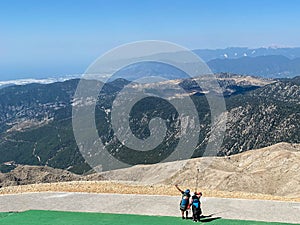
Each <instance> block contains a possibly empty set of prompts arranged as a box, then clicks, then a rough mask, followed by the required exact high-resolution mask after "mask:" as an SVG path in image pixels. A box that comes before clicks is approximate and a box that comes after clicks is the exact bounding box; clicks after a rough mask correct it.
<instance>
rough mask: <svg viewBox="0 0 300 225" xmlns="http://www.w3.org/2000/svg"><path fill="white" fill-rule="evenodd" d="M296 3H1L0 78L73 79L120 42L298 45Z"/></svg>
mask: <svg viewBox="0 0 300 225" xmlns="http://www.w3.org/2000/svg"><path fill="white" fill-rule="evenodd" d="M299 9H300V2H298V1H292V0H288V1H284V2H283V1H275V2H274V1H271V0H254V1H251V2H245V1H238V0H229V1H226V2H225V1H221V0H212V1H204V0H202V1H184V2H182V1H163V2H160V1H156V0H154V1H142V2H138V1H133V0H129V1H105V0H102V1H96V0H90V1H88V2H85V1H68V0H63V1H51V2H45V1H42V2H40V1H34V0H28V1H24V2H20V1H14V0H13V1H8V2H1V3H0V28H1V31H2V34H1V38H0V68H1V70H0V80H11V79H22V78H47V77H58V76H63V75H67V74H81V73H83V72H84V71H85V69H86V68H87V66H88V65H90V63H92V62H93V61H94V60H95V59H96V58H98V57H99V56H100V55H102V54H103V53H105V52H106V51H108V50H110V49H111V48H114V47H117V46H119V45H121V44H125V43H128V42H134V41H141V40H164V41H170V42H174V43H176V44H179V45H182V46H184V47H187V48H189V49H224V48H227V47H230V46H234V47H248V48H251V49H252V48H259V47H268V46H282V47H296V46H300V32H299V30H298V29H295V28H296V27H297V26H298V24H299V23H298V17H299V16H298V14H299Z"/></svg>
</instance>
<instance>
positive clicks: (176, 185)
mask: <svg viewBox="0 0 300 225" xmlns="http://www.w3.org/2000/svg"><path fill="white" fill-rule="evenodd" d="M175 187H176V189H177V190H178V191H180V193H182V192H183V190H181V189H180V188H179V187H178V184H175Z"/></svg>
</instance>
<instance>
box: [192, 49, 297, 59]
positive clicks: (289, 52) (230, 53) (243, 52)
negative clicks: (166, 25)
mask: <svg viewBox="0 0 300 225" xmlns="http://www.w3.org/2000/svg"><path fill="white" fill-rule="evenodd" d="M194 53H196V54H197V55H199V56H200V57H201V58H202V59H203V60H204V61H206V62H208V61H210V60H213V59H238V58H242V57H257V56H270V55H278V56H285V57H287V58H289V59H295V58H300V48H298V47H296V48H283V47H276V46H271V47H266V48H244V47H230V48H225V49H196V50H194Z"/></svg>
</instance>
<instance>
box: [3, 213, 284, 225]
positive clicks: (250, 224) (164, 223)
mask: <svg viewBox="0 0 300 225" xmlns="http://www.w3.org/2000/svg"><path fill="white" fill-rule="evenodd" d="M202 220H203V222H207V223H208V224H211V225H214V224H222V225H236V224H242V225H284V224H286V225H287V223H265V222H256V221H241V220H227V219H221V218H213V217H211V218H210V217H208V218H204V219H202ZM177 224H178V225H181V224H185V225H186V224H193V221H192V220H182V219H181V218H180V217H168V216H141V215H126V214H106V213H83V212H61V211H40V210H30V211H26V212H21V213H0V225H177Z"/></svg>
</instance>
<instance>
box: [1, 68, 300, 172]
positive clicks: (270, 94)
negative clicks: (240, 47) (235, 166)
mask: <svg viewBox="0 0 300 225" xmlns="http://www.w3.org/2000/svg"><path fill="white" fill-rule="evenodd" d="M217 79H218V82H219V84H220V86H221V88H222V93H221V94H223V95H224V96H225V100H226V105H227V110H228V113H227V114H228V115H227V116H228V123H227V130H226V132H225V139H224V142H223V145H222V146H221V148H220V149H219V152H218V155H231V154H235V153H239V152H243V151H247V150H250V149H255V148H260V147H265V146H269V145H272V144H275V143H279V142H283V141H284V142H290V143H300V136H299V130H300V114H299V112H300V104H299V102H300V97H299V96H300V77H295V78H293V79H282V80H272V79H264V78H258V77H251V76H241V75H234V74H227V73H226V74H219V75H218V76H217ZM78 81H79V80H78V79H74V80H68V81H64V82H55V83H51V84H27V85H22V86H10V87H5V88H2V89H0V155H1V158H0V164H1V163H2V165H1V166H0V169H1V171H8V170H10V169H12V168H13V167H14V166H15V165H18V164H25V165H48V166H51V167H54V168H61V169H68V170H70V171H72V172H76V173H84V172H87V171H89V170H90V169H91V168H90V167H89V165H88V164H87V163H86V162H85V160H84V158H83V157H82V156H81V154H80V152H79V150H78V147H77V144H76V142H75V139H74V135H73V129H72V104H73V103H74V99H73V96H74V93H75V90H76V87H77V84H78ZM93 82H94V81H93ZM129 83H130V81H127V80H124V79H116V80H114V81H112V82H111V83H108V84H106V85H105V88H103V93H102V94H101V95H99V99H98V102H97V107H96V115H97V121H96V122H97V128H98V132H99V134H101V135H102V140H103V141H104V142H106V143H108V144H109V146H108V149H109V151H110V153H111V154H116V153H117V152H116V149H117V148H116V144H118V143H117V142H114V139H112V135H113V132H111V125H110V124H109V121H110V113H108V112H109V109H110V107H111V106H112V102H113V101H114V99H115V97H116V96H117V94H118V93H119V92H120V91H121V90H122V89H123V87H124V86H125V85H127V84H129ZM174 83H177V84H179V85H180V86H181V87H182V88H184V90H185V91H186V92H187V93H188V95H184V96H182V95H178V96H177V95H174V96H176V98H192V100H193V102H194V104H195V107H196V109H197V110H198V113H199V119H200V123H201V124H200V125H201V132H200V134H199V144H198V146H197V148H196V150H195V152H194V155H193V157H199V156H201V155H202V154H203V150H204V149H205V147H206V145H207V138H208V135H209V131H210V110H209V106H208V104H207V101H206V98H205V95H204V94H203V93H202V90H201V88H199V87H197V86H195V83H194V82H193V81H192V80H190V79H181V80H176V81H174V80H171V81H166V82H164V83H157V84H156V83H153V84H151V85H152V87H153V88H155V86H156V85H160V88H161V87H163V88H162V89H160V90H163V91H167V92H166V93H170V91H172V90H173V91H176V89H174V88H173V86H174V85H173V84H174ZM162 84H163V85H164V86H162ZM140 85H143V84H140ZM144 85H147V88H148V89H149V87H150V86H149V84H144ZM140 87H141V86H137V88H140ZM163 93H164V92H163ZM151 101H152V102H149V103H148V104H140V105H138V106H136V107H135V110H134V111H132V115H131V116H132V120H131V121H137V123H133V124H132V127H131V128H132V132H133V133H134V134H135V135H136V136H137V137H139V138H141V139H143V138H145V137H147V136H149V128H148V123H147V121H148V122H149V118H151V115H152V116H154V117H161V118H166V119H168V120H170V121H171V122H172V120H174V119H173V117H172V116H171V117H168V115H164V114H161V112H160V109H161V108H162V107H166V106H164V105H162V102H160V101H157V100H155V99H152V100H151ZM150 103H151V104H152V105H154V106H156V108H154V109H152V111H151V113H150V115H149V116H150V117H149V118H148V119H147V120H142V121H143V122H141V123H140V122H138V121H141V120H140V119H141V118H142V116H143V115H144V111H145V110H146V109H147V107H151V105H150ZM81 104H85V103H84V102H83V103H81ZM168 107H169V106H168ZM170 110H172V109H171V108H170ZM167 111H168V110H167ZM170 112H172V111H170ZM166 116H167V117H166ZM173 138H174V137H173ZM173 138H172V137H170V138H169V139H167V140H166V142H164V144H163V145H161V146H160V149H159V150H160V151H164V149H166V150H168V149H169V148H170V147H172V145H176V137H175V139H173ZM119 157H128V156H126V154H125V155H123V156H122V155H119ZM126 160H129V161H130V160H131V159H126ZM144 163H149V162H147V160H146V161H144Z"/></svg>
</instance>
